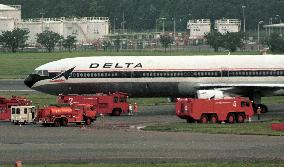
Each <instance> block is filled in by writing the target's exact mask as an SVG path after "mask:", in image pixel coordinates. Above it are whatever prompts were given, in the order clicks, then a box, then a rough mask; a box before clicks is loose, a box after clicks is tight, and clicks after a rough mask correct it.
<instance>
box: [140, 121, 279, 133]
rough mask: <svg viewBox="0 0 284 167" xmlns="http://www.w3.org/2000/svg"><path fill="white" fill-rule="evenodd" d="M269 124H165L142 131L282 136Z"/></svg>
mask: <svg viewBox="0 0 284 167" xmlns="http://www.w3.org/2000/svg"><path fill="white" fill-rule="evenodd" d="M281 121H282V122H283V120H280V122H281ZM273 122H279V121H273ZM271 123H272V122H271V121H268V122H253V123H243V124H199V123H192V124H188V123H165V124H156V125H150V126H147V127H145V128H144V130H146V131H161V132H197V133H209V134H238V135H268V136H284V132H283V131H273V130H271Z"/></svg>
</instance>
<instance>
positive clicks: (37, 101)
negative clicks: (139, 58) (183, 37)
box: [0, 91, 284, 106]
mask: <svg viewBox="0 0 284 167" xmlns="http://www.w3.org/2000/svg"><path fill="white" fill-rule="evenodd" d="M13 95H16V96H24V97H26V98H27V99H29V100H32V101H33V104H34V105H40V106H43V105H48V104H55V103H57V96H53V95H48V94H44V93H41V92H36V91H34V92H1V91H0V96H4V97H7V98H10V97H11V96H13ZM129 102H131V103H134V102H136V103H138V104H139V105H161V104H173V103H172V102H169V100H168V98H164V97H161V98H130V99H129ZM263 104H284V96H274V97H264V98H263Z"/></svg>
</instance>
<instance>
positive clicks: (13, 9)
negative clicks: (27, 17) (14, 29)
mask: <svg viewBox="0 0 284 167" xmlns="http://www.w3.org/2000/svg"><path fill="white" fill-rule="evenodd" d="M0 17H7V18H14V20H15V21H20V20H21V18H22V17H21V5H3V4H0Z"/></svg>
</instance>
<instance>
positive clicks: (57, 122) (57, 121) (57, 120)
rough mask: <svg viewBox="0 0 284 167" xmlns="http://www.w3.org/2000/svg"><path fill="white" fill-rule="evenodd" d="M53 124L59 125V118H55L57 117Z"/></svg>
mask: <svg viewBox="0 0 284 167" xmlns="http://www.w3.org/2000/svg"><path fill="white" fill-rule="evenodd" d="M54 126H55V127H59V126H60V119H58V118H57V119H55V120H54Z"/></svg>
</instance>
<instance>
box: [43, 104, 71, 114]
mask: <svg viewBox="0 0 284 167" xmlns="http://www.w3.org/2000/svg"><path fill="white" fill-rule="evenodd" d="M72 113H73V110H72V108H71V107H56V106H50V107H46V108H45V109H44V111H43V116H48V115H53V116H60V115H71V114H72Z"/></svg>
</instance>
